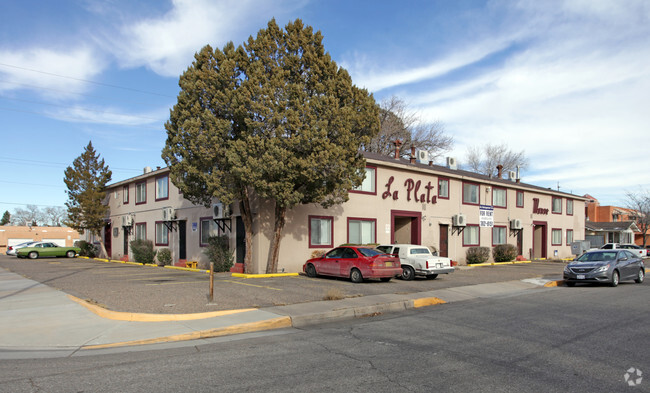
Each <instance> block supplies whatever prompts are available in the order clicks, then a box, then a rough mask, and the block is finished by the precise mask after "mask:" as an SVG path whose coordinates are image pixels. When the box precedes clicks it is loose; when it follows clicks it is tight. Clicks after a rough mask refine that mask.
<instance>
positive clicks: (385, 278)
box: [380, 277, 393, 282]
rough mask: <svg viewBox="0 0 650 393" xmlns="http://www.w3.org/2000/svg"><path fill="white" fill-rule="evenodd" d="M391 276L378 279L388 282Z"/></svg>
mask: <svg viewBox="0 0 650 393" xmlns="http://www.w3.org/2000/svg"><path fill="white" fill-rule="evenodd" d="M391 278H393V277H382V278H380V280H381V281H383V282H388V281H390V279H391Z"/></svg>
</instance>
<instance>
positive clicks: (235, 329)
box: [82, 317, 292, 349]
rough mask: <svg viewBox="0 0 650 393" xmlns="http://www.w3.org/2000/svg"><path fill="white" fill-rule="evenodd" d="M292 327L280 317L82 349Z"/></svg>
mask: <svg viewBox="0 0 650 393" xmlns="http://www.w3.org/2000/svg"><path fill="white" fill-rule="evenodd" d="M291 326H292V325H291V318H290V317H279V318H274V319H268V320H266V321H259V322H249V323H242V324H239V325H233V326H227V327H223V328H217V329H210V330H202V331H196V332H192V333H184V334H177V335H173V336H166V337H159V338H150V339H146V340H135V341H124V342H119V343H111V344H99V345H86V346H84V347H82V349H102V348H115V347H124V346H131V345H145V344H158V343H166V342H173V341H187V340H197V339H201V338H212V337H221V336H228V335H231V334H241V333H250V332H259V331H262V330H271V329H281V328H286V327H291Z"/></svg>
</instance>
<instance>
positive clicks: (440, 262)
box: [377, 244, 454, 280]
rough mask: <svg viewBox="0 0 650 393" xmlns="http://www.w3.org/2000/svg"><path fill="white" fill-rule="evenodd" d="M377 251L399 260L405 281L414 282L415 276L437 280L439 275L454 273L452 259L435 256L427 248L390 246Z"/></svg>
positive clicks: (380, 247)
mask: <svg viewBox="0 0 650 393" xmlns="http://www.w3.org/2000/svg"><path fill="white" fill-rule="evenodd" d="M377 249H378V250H381V251H383V252H385V253H386V254H392V255H394V256H396V257H398V258H399V261H400V264H401V265H402V275H401V277H402V279H403V280H412V279H413V278H414V277H415V276H425V277H426V278H431V279H435V278H436V277H438V274H448V273H453V271H454V268H453V267H452V266H451V259H449V258H445V257H439V256H434V255H433V254H432V253H431V250H429V248H428V247H425V246H418V245H414V244H389V245H383V246H378V247H377Z"/></svg>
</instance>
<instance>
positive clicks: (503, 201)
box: [492, 187, 508, 208]
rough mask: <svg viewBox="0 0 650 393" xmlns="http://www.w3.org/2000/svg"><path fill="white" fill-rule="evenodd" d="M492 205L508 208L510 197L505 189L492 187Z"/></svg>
mask: <svg viewBox="0 0 650 393" xmlns="http://www.w3.org/2000/svg"><path fill="white" fill-rule="evenodd" d="M492 205H493V206H494V207H502V208H506V207H507V205H508V196H507V193H506V189H505V188H497V187H492Z"/></svg>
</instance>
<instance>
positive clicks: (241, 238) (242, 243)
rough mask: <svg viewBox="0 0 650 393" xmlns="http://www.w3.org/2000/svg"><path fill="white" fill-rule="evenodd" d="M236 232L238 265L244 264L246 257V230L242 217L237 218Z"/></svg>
mask: <svg viewBox="0 0 650 393" xmlns="http://www.w3.org/2000/svg"><path fill="white" fill-rule="evenodd" d="M236 230H237V233H236V235H235V243H236V247H237V250H236V252H237V263H244V257H245V256H246V229H245V228H244V220H242V218H241V216H237V229H236Z"/></svg>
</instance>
